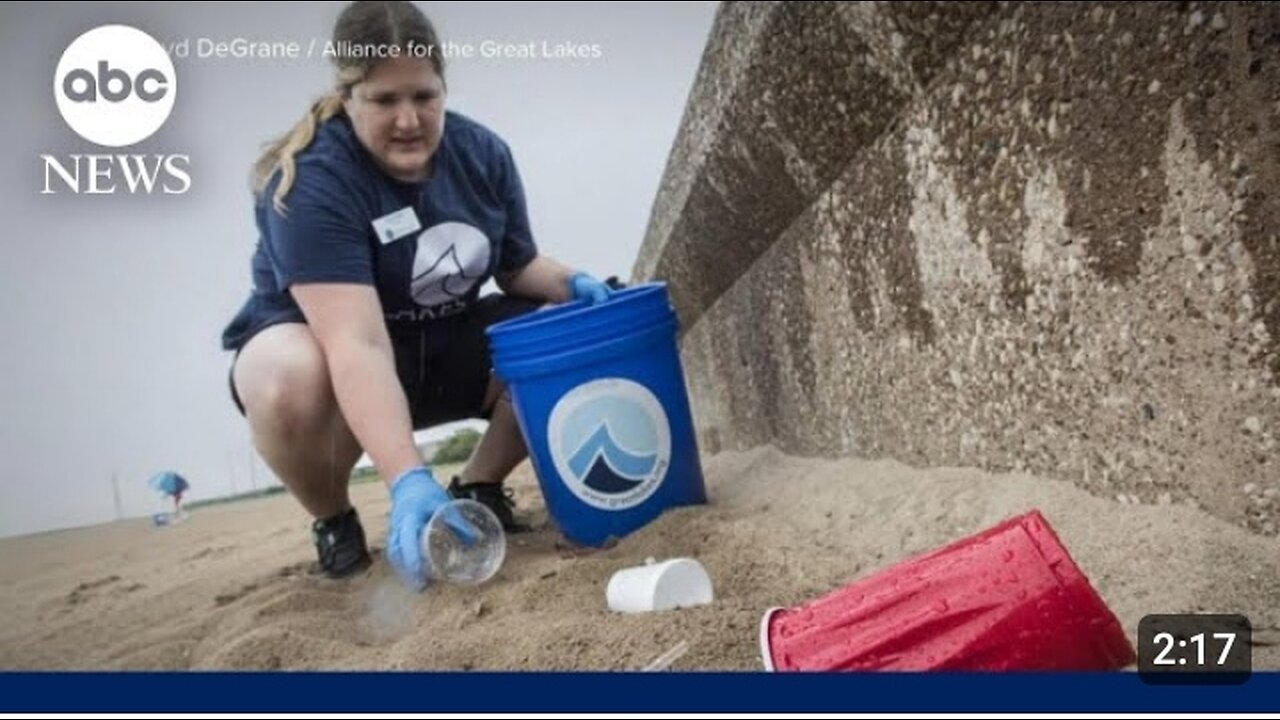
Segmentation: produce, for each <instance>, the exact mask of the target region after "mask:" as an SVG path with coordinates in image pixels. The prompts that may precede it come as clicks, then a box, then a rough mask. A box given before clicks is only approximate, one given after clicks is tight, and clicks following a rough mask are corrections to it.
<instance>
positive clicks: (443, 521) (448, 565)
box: [422, 500, 507, 585]
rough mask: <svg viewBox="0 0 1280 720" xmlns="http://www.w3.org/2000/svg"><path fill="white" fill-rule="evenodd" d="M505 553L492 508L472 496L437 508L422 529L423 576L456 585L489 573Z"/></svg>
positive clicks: (476, 582)
mask: <svg viewBox="0 0 1280 720" xmlns="http://www.w3.org/2000/svg"><path fill="white" fill-rule="evenodd" d="M506 555H507V538H506V534H505V533H503V531H502V523H501V522H500V521H499V520H498V516H497V515H494V514H493V511H492V510H490V509H489V508H487V507H485V506H484V505H482V504H480V503H478V502H476V501H475V500H454V501H452V502H450V503H449V504H448V505H445V506H444V507H442V508H440V510H438V511H437V512H436V514H435V515H432V516H431V520H430V521H428V522H427V527H426V529H425V530H423V532H422V559H423V560H424V561H425V564H426V569H427V576H428V577H430V578H432V579H435V580H443V581H445V582H450V583H454V584H458V585H479V584H480V583H482V582H484V581H486V580H488V579H489V578H491V577H493V576H494V574H496V573H497V572H498V569H499V568H501V567H502V561H503V559H504V558H505V557H506Z"/></svg>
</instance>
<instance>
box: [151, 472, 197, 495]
mask: <svg viewBox="0 0 1280 720" xmlns="http://www.w3.org/2000/svg"><path fill="white" fill-rule="evenodd" d="M147 484H148V485H150V486H151V488H152V489H153V490H155V491H156V492H159V493H162V494H165V495H177V494H178V493H180V492H182V491H184V490H186V489H187V488H189V487H191V485H190V483H188V482H187V480H186V478H184V477H182V476H181V475H179V474H178V473H176V472H170V471H165V472H158V473H156V474H155V475H152V476H151V479H150V480H148V481H147Z"/></svg>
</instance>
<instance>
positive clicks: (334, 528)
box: [311, 508, 373, 579]
mask: <svg viewBox="0 0 1280 720" xmlns="http://www.w3.org/2000/svg"><path fill="white" fill-rule="evenodd" d="M311 539H312V540H314V541H315V543H316V554H317V555H319V556H320V570H321V571H322V572H324V574H325V575H327V576H328V577H331V578H335V579H337V578H344V577H347V576H348V575H352V574H354V573H357V572H360V571H361V570H364V569H365V568H367V567H369V565H370V564H371V563H372V562H373V558H371V557H370V556H369V546H368V545H367V544H366V543H365V539H364V528H363V527H361V525H360V516H359V515H357V514H356V509H355V508H351V509H350V510H348V511H346V512H344V513H342V514H341V515H337V516H335V517H331V518H329V519H328V520H317V521H315V523H313V524H312V525H311Z"/></svg>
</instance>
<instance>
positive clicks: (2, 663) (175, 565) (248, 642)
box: [0, 448, 1280, 670]
mask: <svg viewBox="0 0 1280 720" xmlns="http://www.w3.org/2000/svg"><path fill="white" fill-rule="evenodd" d="M704 467H705V471H706V476H707V482H708V489H709V493H710V495H711V499H712V502H711V503H710V504H709V505H707V506H703V507H696V508H683V509H679V510H675V511H670V512H668V513H667V514H666V515H664V516H663V517H662V518H661V519H659V520H658V521H657V522H654V523H653V524H651V525H649V526H648V527H646V528H644V529H643V530H641V531H639V532H637V533H635V534H633V535H631V536H630V537H627V538H625V539H624V540H623V541H622V542H620V543H619V544H617V545H616V546H615V547H612V548H610V549H606V550H598V551H593V552H584V551H580V550H577V549H575V548H572V547H570V546H568V545H566V544H565V543H564V542H563V540H561V538H560V536H559V534H558V533H557V532H556V531H555V530H554V529H553V527H552V526H551V525H550V523H549V522H548V520H547V516H546V513H545V511H544V510H543V507H542V504H541V498H540V495H539V494H538V489H537V484H536V481H535V480H534V479H533V474H532V471H531V470H530V469H529V467H528V466H527V465H525V466H523V467H522V468H520V469H519V470H518V471H517V473H516V474H515V476H514V477H513V479H512V481H511V485H512V487H513V488H514V489H515V490H516V493H517V496H516V497H517V501H518V502H519V506H520V507H521V508H522V511H523V513H524V515H525V516H526V517H528V518H530V519H531V520H533V521H534V523H535V526H537V528H538V529H537V530H536V531H535V532H532V533H527V534H523V535H516V536H512V537H511V538H510V541H511V543H510V548H509V552H508V556H507V561H506V563H505V565H504V566H503V569H502V570H501V571H500V572H499V574H498V575H497V577H496V578H495V579H494V580H492V581H491V582H489V583H487V584H485V585H482V586H479V587H470V588H468V587H456V586H443V585H433V586H431V587H430V588H429V589H428V590H427V591H426V592H425V593H423V594H421V595H416V594H411V593H409V592H407V591H405V590H403V589H401V588H400V586H399V585H398V584H397V583H396V581H395V580H394V579H393V578H392V576H391V574H390V571H389V569H388V568H387V566H386V564H385V562H384V561H383V560H382V557H381V545H382V541H383V538H384V536H385V515H386V509H387V499H386V493H385V491H384V490H383V488H382V486H381V485H380V484H376V483H370V484H364V485H356V486H354V487H353V488H352V497H353V501H354V502H355V503H356V506H357V507H358V508H359V510H360V512H361V515H362V517H363V518H364V521H365V527H366V529H367V531H368V534H369V537H370V542H371V544H372V545H373V546H374V547H375V556H376V562H375V564H374V567H373V568H372V569H371V570H369V571H368V572H367V573H365V574H362V575H360V576H358V577H355V578H352V579H349V580H344V581H331V580H326V579H324V578H322V577H319V576H316V575H315V574H314V572H313V569H312V568H313V564H314V550H313V549H312V547H311V544H310V538H309V535H308V520H307V518H306V516H305V515H304V514H303V512H302V511H301V509H299V508H298V506H297V505H296V504H295V503H294V502H293V501H292V499H290V498H289V497H288V496H286V495H276V496H272V497H267V498H259V499H254V500H247V501H242V502H236V503H228V504H224V505H217V506H209V507H205V508H200V509H197V510H195V511H193V512H192V514H191V517H190V519H189V520H188V521H186V522H185V523H181V524H178V525H173V526H169V527H161V528H156V527H153V526H152V525H151V524H150V522H149V521H148V520H145V519H144V520H130V521H124V522H119V523H113V524H110V525H104V526H97V527H92V528H83V529H76V530H67V531H60V532H52V533H44V534H40V535H33V536H27V537H22V538H13V539H8V540H4V541H0V603H2V607H3V610H4V612H3V615H2V616H0V617H3V621H2V623H3V624H2V626H0V667H2V668H6V669H11V668H76V669H117V668H118V669H125V668H127V669H152V668H155V669H181V668H201V669H214V668H223V669H226V668H231V669H276V668H317V669H392V668H394V669H557V670H565V669H571V670H589V669H590V670H595V669H603V670H635V669H641V668H643V667H645V666H646V665H648V664H650V663H651V662H652V661H653V660H654V659H655V658H657V657H659V656H660V655H662V654H663V653H664V652H666V651H667V650H669V649H671V648H672V647H673V646H675V645H677V644H678V643H680V642H681V641H685V642H686V643H687V647H688V652H687V653H685V654H684V655H682V656H681V657H679V658H678V659H677V660H676V661H675V662H674V664H673V665H672V666H671V667H672V669H675V670H700V669H746V670H755V669H759V668H761V662H760V654H759V647H758V640H757V626H758V622H759V619H760V616H761V613H762V612H763V611H764V610H765V609H766V608H769V607H771V606H779V605H781V606H788V605H794V604H798V603H801V602H804V601H806V600H809V599H812V598H814V597H818V596H820V595H822V594H825V593H827V592H829V591H831V590H833V589H835V588H837V587H839V586H841V585H843V584H846V583H848V582H850V581H852V580H854V579H856V578H859V577H862V576H865V575H867V574H869V573H871V572H874V571H875V570H877V569H880V568H884V567H887V566H890V565H892V564H894V563H896V562H898V561H900V560H903V559H905V558H907V557H910V556H911V555H914V554H917V553H919V552H922V551H925V550H930V549H933V548H935V547H938V546H941V545H944V544H946V543H949V542H951V541H954V540H957V539H960V538H962V537H965V536H967V535H969V534H971V533H973V532H976V531H978V530H980V529H983V528H986V527H989V526H991V525H994V524H996V523H997V522H999V521H1001V520H1003V519H1005V518H1007V517H1010V516H1012V515H1015V514H1019V513H1021V512H1024V511H1026V510H1029V509H1032V508H1036V509H1039V510H1040V511H1041V512H1042V513H1043V514H1044V516H1045V517H1046V518H1047V519H1048V520H1049V522H1050V523H1051V524H1052V526H1053V527H1054V529H1055V530H1056V531H1057V532H1058V535H1059V536H1060V538H1061V539H1062V541H1063V543H1064V544H1065V545H1066V546H1067V548H1068V549H1069V550H1070V552H1071V554H1072V555H1073V557H1074V558H1075V559H1076V561H1077V562H1078V564H1079V565H1080V566H1081V568H1082V569H1083V570H1084V571H1085V573H1086V574H1087V575H1088V576H1089V577H1090V578H1091V580H1092V581H1093V584H1094V586H1095V587H1096V588H1097V589H1098V591H1099V592H1100V593H1101V595H1102V597H1103V598H1104V599H1105V600H1106V601H1107V603H1108V604H1109V605H1110V606H1111V608H1112V610H1114V611H1115V613H1116V615H1117V616H1118V617H1119V618H1120V620H1121V622H1122V623H1123V625H1124V628H1125V630H1126V632H1127V633H1128V634H1129V636H1130V637H1131V638H1132V637H1134V636H1135V634H1136V630H1137V624H1138V621H1139V620H1140V619H1141V618H1142V616H1143V615H1145V614H1148V613H1155V612H1236V613H1243V614H1245V615H1246V616H1248V617H1249V618H1250V620H1251V621H1252V623H1253V626H1254V628H1255V638H1256V640H1257V641H1258V643H1259V644H1258V645H1257V646H1256V647H1255V648H1254V667H1255V668H1269V669H1278V668H1280V645H1277V642H1280V540H1277V539H1275V538H1266V537H1262V536H1258V535H1252V534H1249V533H1248V532H1246V531H1244V530H1242V529H1240V528H1237V527H1235V526H1232V525H1229V524H1226V523H1224V522H1223V521H1221V520H1218V519H1216V518H1213V517H1211V516H1209V515H1207V514H1205V513H1204V512H1202V511H1200V510H1198V509H1196V508H1193V507H1189V506H1181V505H1163V506H1144V505H1127V504H1119V503H1117V502H1115V501H1112V500H1109V499H1103V498H1098V497H1094V496H1091V495H1089V494H1087V493H1085V492H1083V491H1082V490H1079V489H1077V488H1075V487H1073V486H1071V485H1069V484H1066V483H1062V482H1057V481H1051V480H1044V479H1039V478H1033V477H1029V476H1026V475H1017V474H1010V475H993V474H988V473H985V472H981V471H978V470H973V469H947V468H941V469H937V468H935V469H927V470H925V469H916V468H911V467H907V466H905V465H902V464H900V463H897V462H893V461H874V462H871V461H863V460H855V459H839V460H831V459H813V458H796V457H789V456H786V455H783V454H781V453H779V452H778V451H776V450H774V449H772V448H758V449H755V450H752V451H749V452H740V453H739V452H726V453H721V454H719V455H717V456H714V457H710V458H706V459H705V461H704ZM678 556H690V557H695V558H697V559H699V560H700V561H701V562H702V563H703V564H704V565H705V566H706V568H707V570H708V571H709V573H710V575H711V578H712V580H713V582H714V584H715V592H716V601H715V602H714V604H712V605H710V606H705V607H699V608H691V609H684V610H674V611H668V612H663V613H649V614H641V615H617V614H612V613H610V612H609V611H608V610H607V609H606V607H605V592H604V589H605V585H606V583H607V582H608V579H609V576H610V575H611V574H612V573H613V572H614V571H615V570H618V569H620V568H623V567H626V566H630V565H635V564H640V563H642V562H644V560H645V558H646V557H655V558H659V559H662V558H668V557H678Z"/></svg>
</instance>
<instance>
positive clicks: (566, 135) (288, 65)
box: [0, 2, 715, 536]
mask: <svg viewBox="0 0 1280 720" xmlns="http://www.w3.org/2000/svg"><path fill="white" fill-rule="evenodd" d="M344 6H345V3H327V2H311V3H307V2H289V3H218V4H216V5H213V4H205V3H172V4H170V3H155V4H152V3H84V4H80V3H76V4H65V5H64V4H54V3H48V4H45V3H41V4H18V3H6V4H4V5H0V73H3V76H4V90H5V95H4V96H5V99H6V103H5V114H6V116H7V120H6V122H5V125H6V130H5V132H4V133H3V134H0V159H2V160H3V162H2V163H0V173H3V174H2V175H0V204H2V208H3V214H2V215H0V217H3V219H4V220H3V222H4V228H3V231H2V233H3V234H2V236H0V237H3V239H2V240H0V273H2V274H3V277H2V279H0V306H2V307H3V308H4V311H3V316H2V319H0V338H2V340H0V342H3V343H4V348H5V352H4V353H3V359H2V360H0V363H3V365H0V387H2V388H3V389H2V390H0V408H2V411H0V475H2V478H0V536H7V535H16V534H23V533H29V532H35V531H39V530H46V529H51V528H58V527H68V526H75V525H85V524H91V523H96V522H104V521H109V520H112V519H113V518H114V516H115V513H116V510H115V500H114V499H113V492H112V477H113V475H114V476H115V477H116V478H117V479H118V485H119V489H120V502H121V504H122V505H123V509H124V513H125V515H130V516H136V515H145V514H149V513H151V512H154V511H157V510H160V509H163V507H164V505H163V504H162V503H161V502H159V500H158V499H157V497H156V496H155V494H154V493H153V492H152V491H151V490H149V489H148V488H147V487H146V479H147V477H148V476H150V475H151V474H152V473H153V472H155V471H157V470H162V469H173V470H176V471H178V472H181V473H182V474H184V475H185V476H187V477H188V478H189V479H190V480H191V483H192V486H193V487H192V494H191V497H192V498H195V499H199V498H205V497H213V496H219V495H226V494H231V493H234V492H244V491H246V490H249V489H250V487H251V485H252V486H256V487H262V486H263V485H265V484H266V483H268V482H273V481H274V480H273V479H272V478H270V476H269V470H267V468H266V467H265V465H263V464H262V463H261V461H258V460H257V459H256V456H255V455H254V453H253V451H252V449H251V445H250V441H249V436H248V430H247V426H246V424H245V422H244V420H243V419H242V418H241V417H240V416H239V415H238V414H237V413H236V412H235V410H234V408H233V407H232V405H231V403H230V401H229V399H228V395H227V377H226V375H227V368H228V363H229V361H230V356H229V355H228V354H225V353H223V352H222V350H221V348H220V346H219V338H220V335H221V333H222V330H223V327H224V326H225V325H226V323H227V321H228V320H229V319H230V318H231V316H232V314H233V313H234V312H235V310H236V309H237V308H238V307H239V305H240V304H241V303H242V302H243V300H244V298H245V296H246V294H247V292H248V290H249V259H250V255H251V253H252V250H253V246H254V243H255V241H256V236H255V230H254V227H253V222H252V212H251V199H250V196H249V192H248V169H249V166H250V164H251V163H252V162H253V160H254V159H255V157H256V156H257V152H258V149H259V147H260V145H261V144H262V143H263V142H265V141H266V140H268V139H271V138H273V137H275V136H276V135H278V134H280V133H281V132H283V131H284V130H286V129H287V128H288V127H289V126H290V125H292V123H294V122H295V121H296V120H297V119H298V118H299V117H300V116H301V114H302V113H303V112H304V110H305V109H306V108H307V106H308V105H309V103H310V102H311V101H312V100H313V99H314V98H316V97H317V96H318V95H320V94H321V93H323V92H324V91H325V90H326V89H327V88H328V87H329V85H330V82H331V72H330V67H329V66H328V65H327V63H326V62H325V61H323V60H322V59H319V58H312V59H307V58H305V57H304V58H299V59H292V60H290V59H284V58H282V59H276V60H262V59H234V58H197V57H188V58H176V59H175V61H174V63H175V68H176V72H177V76H178V88H179V89H178V94H177V98H176V102H175V105H174V109H173V113H172V115H171V116H170V117H169V119H168V122H167V123H166V124H165V125H164V126H163V127H162V128H161V129H160V130H159V131H158V132H157V133H156V134H155V135H153V136H152V137H151V138H149V139H147V140H145V141H143V142H141V143H139V144H138V145H135V146H133V147H131V148H128V149H127V150H125V151H124V152H129V153H142V154H147V155H155V154H174V153H178V154H185V155H189V156H190V158H191V160H190V175H191V190H190V191H189V192H188V193H187V194H185V195H177V196H160V195H154V196H146V195H137V196H130V195H126V194H115V195H99V196H87V195H75V194H71V193H69V192H61V193H58V194H53V195H42V194H41V193H40V190H41V188H42V186H43V183H44V166H43V163H42V161H41V159H40V156H41V154H53V155H57V156H61V157H63V158H66V157H69V156H70V155H71V154H73V153H101V152H109V151H108V150H105V149H103V148H100V147H98V146H95V145H92V144H90V143H88V142H86V141H84V140H82V139H81V138H80V137H78V136H77V135H75V134H74V133H73V132H72V131H71V130H70V129H69V128H68V127H67V125H66V124H65V123H64V122H63V120H62V117H61V116H60V115H59V113H58V110H57V107H56V105H55V102H54V97H53V92H52V86H53V76H54V70H55V67H56V66H57V63H58V60H59V58H60V57H61V54H62V51H63V50H64V49H65V48H66V47H67V45H68V44H69V43H70V42H71V41H72V40H73V39H75V38H76V37H77V36H78V35H80V34H81V33H83V32H85V31H86V30H89V29H91V28H94V27H96V26H98V25H103V24H111V23H120V24H126V25H132V26H134V27H137V28H139V29H141V30H144V31H146V32H147V33H149V34H151V35H152V36H153V37H155V38H156V39H157V40H159V41H160V42H161V43H163V44H166V45H167V44H169V43H172V42H178V41H182V40H184V39H186V40H189V41H190V42H191V43H192V45H193V53H192V54H193V55H194V54H195V53H194V44H195V43H196V42H197V41H198V40H199V39H202V38H203V39H207V40H226V41H230V40H233V39H236V38H246V39H250V40H262V41H276V42H290V41H296V42H299V43H301V44H302V45H304V46H305V45H307V44H308V43H309V42H310V41H311V40H312V39H316V40H319V41H321V42H323V41H324V40H325V39H326V38H328V36H329V34H330V31H331V29H332V26H333V21H334V20H335V19H336V17H337V15H338V13H339V12H340V10H341V9H342V7H344ZM420 6H421V7H422V8H423V9H424V10H425V11H426V12H427V14H428V16H429V17H431V19H432V20H433V21H434V22H435V23H436V26H437V30H438V31H439V32H440V35H441V39H442V40H443V41H446V42H448V41H452V42H455V43H458V44H459V45H471V46H473V47H476V48H477V49H478V48H479V46H480V45H481V44H482V43H485V42H486V41H497V42H509V43H528V42H533V43H537V44H539V45H541V43H543V42H546V43H548V44H556V43H562V42H569V43H578V44H585V45H593V44H594V45H597V46H598V47H599V49H600V57H599V58H587V59H577V60H569V59H508V60H498V59H485V58H480V57H476V58H473V59H466V58H462V57H453V58H451V59H450V61H449V66H448V68H447V73H448V80H449V97H448V106H449V107H450V108H451V109H454V110H458V111H461V112H463V113H466V114H468V115H470V116H471V117H473V118H475V119H476V120H479V121H480V122H482V123H484V124H486V125H488V126H489V127H491V128H492V129H494V130H495V131H497V132H498V133H499V134H500V135H502V136H503V137H504V138H505V139H506V140H507V141H508V142H509V144H510V145H511V147H512V150H513V152H514V155H515V158H516V162H517V163H518V165H519V167H520V170H521V173H522V175H523V178H524V181H525V186H526V192H527V195H528V198H529V207H530V214H531V218H532V222H533V228H534V233H535V237H536V238H537V240H538V242H539V245H540V247H541V249H542V251H543V252H545V253H547V254H548V255H552V256H554V257H557V258H559V259H561V260H563V261H565V262H567V263H569V264H571V265H575V266H578V267H581V268H584V269H586V270H589V271H590V272H593V273H595V274H596V275H598V276H601V277H604V276H608V275H615V274H616V275H620V276H623V277H624V278H625V277H626V276H627V275H629V274H630V271H631V266H632V264H633V262H634V260H635V256H636V252H637V251H638V249H639V247H640V242H641V239H642V236H643V233H644V229H645V226H646V223H647V220H648V215H649V212H650V209H651V207H652V204H653V199H654V194H655V192H656V189H657V186H658V181H659V178H660V175H661V173H662V170H663V167H664V165H665V163H666V159H667V154H668V152H669V151H670V148H671V144H672V141H673V140H674V138H675V133H676V130H677V126H678V124H679V121H680V117H681V114H682V112H683V109H684V105H685V102H686V100H687V98H688V93H689V89H690V87H691V85H692V81H693V78H694V75H695V73H696V71H697V67H698V63H699V61H700V59H701V54H702V50H703V46H704V44H705V42H706V39H707V35H708V33H709V31H710V28H711V22H712V19H713V16H714V14H715V3H661V2H643V3H583V2H575V3H527V4H526V3H476V4H474V5H471V4H468V3H420Z"/></svg>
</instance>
